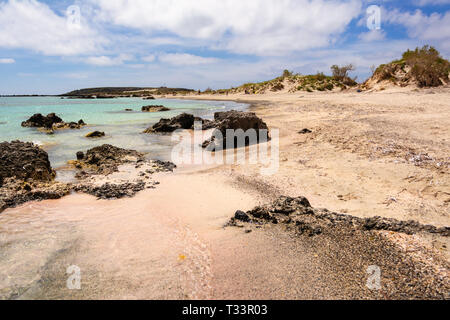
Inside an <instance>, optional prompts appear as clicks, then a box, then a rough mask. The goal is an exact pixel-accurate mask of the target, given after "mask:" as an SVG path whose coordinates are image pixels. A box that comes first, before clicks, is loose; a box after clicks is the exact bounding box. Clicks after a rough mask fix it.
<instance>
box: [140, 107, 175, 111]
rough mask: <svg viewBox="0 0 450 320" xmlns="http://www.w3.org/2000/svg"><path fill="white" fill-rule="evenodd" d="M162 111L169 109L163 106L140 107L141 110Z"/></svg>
mask: <svg viewBox="0 0 450 320" xmlns="http://www.w3.org/2000/svg"><path fill="white" fill-rule="evenodd" d="M163 111H170V109H169V108H167V107H165V106H143V107H142V112H163Z"/></svg>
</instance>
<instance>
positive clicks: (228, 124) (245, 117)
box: [203, 110, 270, 151]
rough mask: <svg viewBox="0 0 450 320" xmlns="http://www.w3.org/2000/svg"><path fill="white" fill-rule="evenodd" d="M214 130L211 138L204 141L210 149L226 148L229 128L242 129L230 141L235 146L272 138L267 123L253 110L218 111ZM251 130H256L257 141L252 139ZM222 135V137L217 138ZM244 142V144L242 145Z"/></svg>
mask: <svg viewBox="0 0 450 320" xmlns="http://www.w3.org/2000/svg"><path fill="white" fill-rule="evenodd" d="M214 127H215V128H216V131H214V133H213V136H212V138H211V139H209V140H207V141H205V142H204V143H203V147H204V148H207V149H208V150H209V151H215V150H216V149H226V148H228V147H229V146H227V130H229V129H232V130H242V131H236V132H235V136H234V141H230V144H231V143H232V144H233V147H234V148H239V147H243V146H244V145H249V144H253V143H259V142H266V141H268V140H269V139H270V137H269V128H268V127H267V124H266V123H265V122H264V121H263V120H262V119H261V118H258V117H257V116H256V114H255V113H253V112H241V111H235V110H232V111H226V112H216V113H215V114H214ZM249 130H254V133H255V136H254V138H255V141H251V139H250V135H249V134H248V133H249ZM218 137H220V139H217V138H218ZM241 143H243V144H244V145H240V144H241Z"/></svg>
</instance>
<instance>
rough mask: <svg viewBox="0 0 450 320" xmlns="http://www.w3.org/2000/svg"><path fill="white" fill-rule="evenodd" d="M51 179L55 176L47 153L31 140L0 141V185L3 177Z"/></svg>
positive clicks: (26, 179) (24, 179) (25, 179)
mask: <svg viewBox="0 0 450 320" xmlns="http://www.w3.org/2000/svg"><path fill="white" fill-rule="evenodd" d="M9 177H12V178H15V179H17V180H23V181H28V180H30V181H31V180H37V181H52V180H53V179H54V177H55V172H54V171H53V169H52V167H51V165H50V161H49V160H48V154H47V152H45V151H44V150H42V149H41V148H39V147H38V146H36V145H35V144H33V143H31V142H21V141H12V142H3V143H0V186H2V184H3V180H4V179H5V178H9Z"/></svg>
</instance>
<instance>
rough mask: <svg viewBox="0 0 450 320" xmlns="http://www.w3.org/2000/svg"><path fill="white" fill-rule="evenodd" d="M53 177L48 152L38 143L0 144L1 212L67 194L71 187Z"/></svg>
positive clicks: (14, 142)
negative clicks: (26, 203)
mask: <svg viewBox="0 0 450 320" xmlns="http://www.w3.org/2000/svg"><path fill="white" fill-rule="evenodd" d="M54 178H55V171H54V170H53V169H52V167H51V165H50V161H49V160H48V154H47V152H45V151H44V150H42V149H40V148H39V147H38V146H36V145H34V144H33V143H30V142H20V141H12V142H3V143H0V212H2V211H3V210H5V209H6V208H11V207H15V206H17V205H20V204H23V203H25V202H28V201H40V200H46V199H59V198H61V197H63V196H64V195H66V194H68V193H69V192H70V187H69V186H68V185H66V184H64V183H58V182H54Z"/></svg>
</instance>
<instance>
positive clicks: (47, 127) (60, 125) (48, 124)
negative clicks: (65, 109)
mask: <svg viewBox="0 0 450 320" xmlns="http://www.w3.org/2000/svg"><path fill="white" fill-rule="evenodd" d="M85 125H86V123H84V121H83V120H82V119H80V120H79V121H78V122H64V121H63V120H62V119H61V118H60V117H58V116H57V115H56V114H54V113H49V114H48V115H46V116H43V115H42V114H40V113H36V114H34V115H33V116H31V117H30V118H29V119H28V120H27V121H24V122H22V127H30V128H40V129H42V130H43V131H45V132H48V133H52V132H53V131H55V130H62V129H81V128H82V127H83V126H85Z"/></svg>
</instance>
